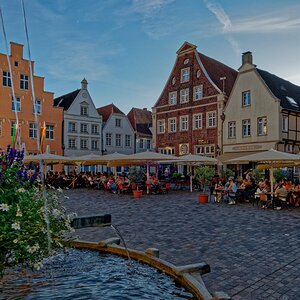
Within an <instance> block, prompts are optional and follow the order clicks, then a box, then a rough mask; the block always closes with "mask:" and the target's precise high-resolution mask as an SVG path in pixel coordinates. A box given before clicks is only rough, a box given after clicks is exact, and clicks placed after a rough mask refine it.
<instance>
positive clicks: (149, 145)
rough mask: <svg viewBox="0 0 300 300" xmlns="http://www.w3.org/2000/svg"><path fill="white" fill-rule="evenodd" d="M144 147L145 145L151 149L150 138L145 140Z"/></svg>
mask: <svg viewBox="0 0 300 300" xmlns="http://www.w3.org/2000/svg"><path fill="white" fill-rule="evenodd" d="M146 147H147V149H151V140H147V145H146Z"/></svg>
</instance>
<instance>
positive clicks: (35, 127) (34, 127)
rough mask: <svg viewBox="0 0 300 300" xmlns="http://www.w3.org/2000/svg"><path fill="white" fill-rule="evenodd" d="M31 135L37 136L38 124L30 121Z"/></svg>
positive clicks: (31, 136) (32, 136)
mask: <svg viewBox="0 0 300 300" xmlns="http://www.w3.org/2000/svg"><path fill="white" fill-rule="evenodd" d="M29 137H30V138H33V139H36V138H37V126H36V123H29Z"/></svg>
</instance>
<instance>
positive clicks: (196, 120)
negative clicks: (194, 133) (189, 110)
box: [193, 113, 203, 130]
mask: <svg viewBox="0 0 300 300" xmlns="http://www.w3.org/2000/svg"><path fill="white" fill-rule="evenodd" d="M202 123H203V116H202V113H199V114H194V115H193V129H194V130H197V129H202V126H203V124H202Z"/></svg>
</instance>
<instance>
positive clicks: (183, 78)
mask: <svg viewBox="0 0 300 300" xmlns="http://www.w3.org/2000/svg"><path fill="white" fill-rule="evenodd" d="M188 81H190V67H187V68H183V69H181V72H180V82H181V83H183V82H188Z"/></svg>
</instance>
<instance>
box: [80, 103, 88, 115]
mask: <svg viewBox="0 0 300 300" xmlns="http://www.w3.org/2000/svg"><path fill="white" fill-rule="evenodd" d="M80 115H81V116H87V115H88V107H87V106H86V105H81V106H80Z"/></svg>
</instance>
